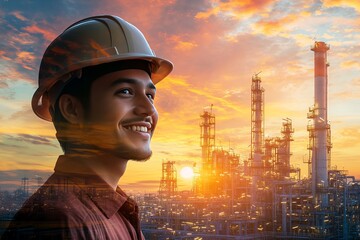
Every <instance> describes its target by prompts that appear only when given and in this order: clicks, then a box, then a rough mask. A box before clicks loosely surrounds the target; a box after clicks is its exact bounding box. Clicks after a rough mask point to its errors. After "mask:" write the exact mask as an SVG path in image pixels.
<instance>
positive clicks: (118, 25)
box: [32, 15, 173, 121]
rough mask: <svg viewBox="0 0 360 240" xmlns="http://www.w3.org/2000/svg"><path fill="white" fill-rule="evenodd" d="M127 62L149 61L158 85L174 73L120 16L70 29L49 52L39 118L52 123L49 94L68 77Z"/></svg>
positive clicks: (37, 100)
mask: <svg viewBox="0 0 360 240" xmlns="http://www.w3.org/2000/svg"><path fill="white" fill-rule="evenodd" d="M123 60H145V61H148V62H149V63H150V66H151V69H150V71H151V79H152V81H153V82H154V84H156V83H158V82H159V81H161V80H162V79H163V78H165V77H166V76H167V75H168V74H169V73H170V72H171V71H172V69H173V65H172V63H171V62H169V61H168V60H165V59H162V58H158V57H156V55H155V53H154V52H153V51H152V50H151V48H150V46H149V44H148V42H147V41H146V39H145V37H144V35H143V34H142V33H141V32H140V30H139V29H137V28H136V27H135V26H134V25H132V24H130V23H128V22H127V21H125V20H123V19H121V18H120V17H117V16H111V15H103V16H94V17H90V18H86V19H83V20H80V21H78V22H76V23H74V24H73V25H71V26H70V27H68V28H67V29H66V30H65V31H64V32H63V33H62V34H60V36H58V37H57V38H56V39H55V40H54V41H53V42H52V43H51V44H50V45H49V46H48V48H47V49H46V51H45V53H44V56H43V58H42V61H41V65H40V70H39V88H38V89H37V90H36V91H35V93H34V96H33V98H32V108H33V111H34V112H35V114H36V115H37V116H39V117H40V118H42V119H45V120H48V121H52V118H51V115H50V112H49V107H50V106H51V104H54V103H53V102H50V99H49V96H48V91H49V90H50V89H51V88H52V87H53V86H54V84H58V83H59V82H60V81H64V84H65V81H66V80H68V79H69V77H67V75H69V74H70V73H72V72H74V71H76V70H79V69H82V68H84V67H91V66H95V65H99V64H105V63H112V62H117V61H123Z"/></svg>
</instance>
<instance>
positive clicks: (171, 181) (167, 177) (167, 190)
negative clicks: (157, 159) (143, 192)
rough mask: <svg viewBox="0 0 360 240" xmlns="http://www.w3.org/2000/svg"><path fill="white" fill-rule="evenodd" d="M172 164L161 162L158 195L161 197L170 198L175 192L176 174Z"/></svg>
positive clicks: (172, 162)
mask: <svg viewBox="0 0 360 240" xmlns="http://www.w3.org/2000/svg"><path fill="white" fill-rule="evenodd" d="M174 164H175V162H174V161H167V162H164V161H163V163H162V175H161V180H160V187H159V195H160V196H162V197H171V196H174V195H175V194H176V192H177V173H176V169H175V166H174Z"/></svg>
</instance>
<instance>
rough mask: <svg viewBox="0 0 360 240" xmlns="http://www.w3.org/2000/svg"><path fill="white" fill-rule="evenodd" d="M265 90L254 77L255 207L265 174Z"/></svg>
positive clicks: (252, 120)
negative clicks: (259, 187) (260, 184)
mask: <svg viewBox="0 0 360 240" xmlns="http://www.w3.org/2000/svg"><path fill="white" fill-rule="evenodd" d="M263 142H264V89H263V88H262V87H261V78H260V77H259V76H258V74H255V75H254V76H253V77H252V84H251V156H250V160H251V175H252V193H251V198H252V202H253V204H254V205H256V203H257V202H258V194H257V192H258V184H259V181H260V176H261V175H262V172H263V162H262V158H263V154H264V152H263V145H264V143H263Z"/></svg>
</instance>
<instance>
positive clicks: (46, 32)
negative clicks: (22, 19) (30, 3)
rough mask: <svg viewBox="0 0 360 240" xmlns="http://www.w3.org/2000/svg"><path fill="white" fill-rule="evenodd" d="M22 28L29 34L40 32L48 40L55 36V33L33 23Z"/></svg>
mask: <svg viewBox="0 0 360 240" xmlns="http://www.w3.org/2000/svg"><path fill="white" fill-rule="evenodd" d="M24 30H25V31H26V32H28V33H29V34H41V35H42V36H43V37H44V38H45V39H46V40H47V41H49V42H50V41H52V40H54V39H55V38H56V36H57V34H56V33H54V32H52V31H50V30H48V29H45V28H42V27H39V26H37V25H35V24H33V25H31V26H27V27H25V28H24Z"/></svg>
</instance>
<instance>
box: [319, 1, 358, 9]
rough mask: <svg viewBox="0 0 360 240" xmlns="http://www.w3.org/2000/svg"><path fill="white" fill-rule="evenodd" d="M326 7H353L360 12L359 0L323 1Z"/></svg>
mask: <svg viewBox="0 0 360 240" xmlns="http://www.w3.org/2000/svg"><path fill="white" fill-rule="evenodd" d="M323 4H324V7H327V8H329V7H351V8H354V9H355V10H356V11H357V12H360V2H359V1H358V0H323Z"/></svg>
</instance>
